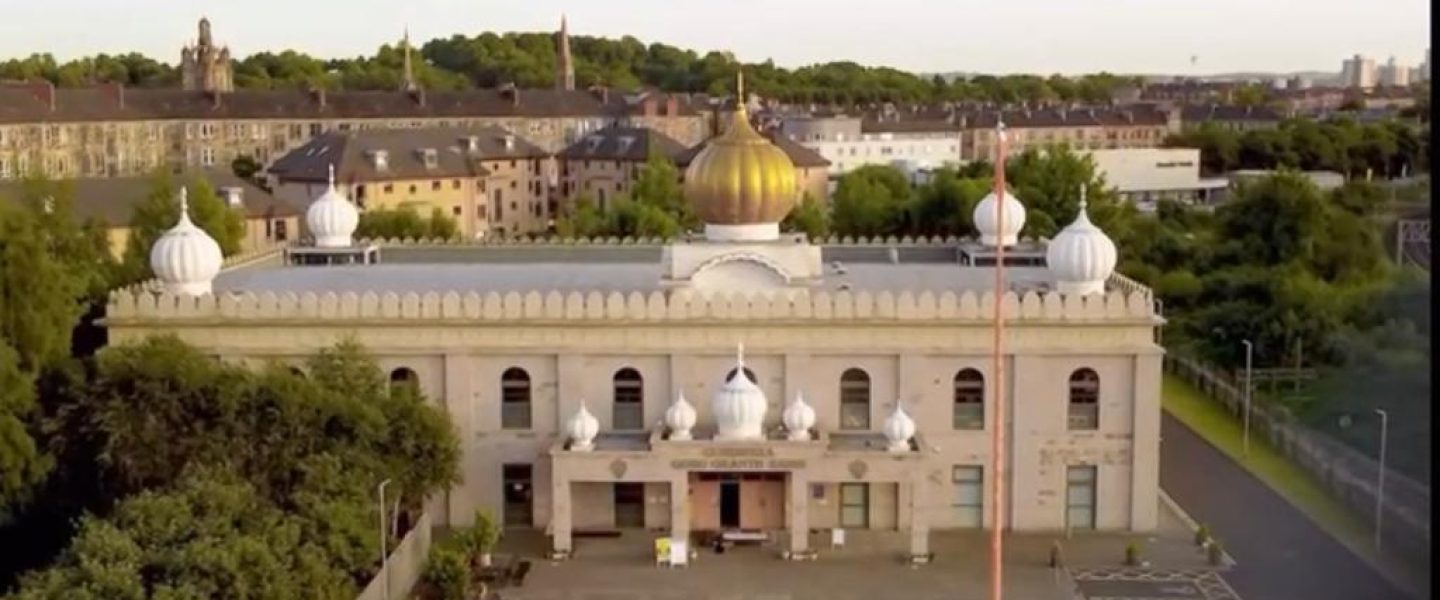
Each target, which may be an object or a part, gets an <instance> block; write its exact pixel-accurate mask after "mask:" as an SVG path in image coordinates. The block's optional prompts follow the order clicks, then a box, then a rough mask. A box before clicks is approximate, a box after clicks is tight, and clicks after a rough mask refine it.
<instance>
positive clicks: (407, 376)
mask: <svg viewBox="0 0 1440 600" xmlns="http://www.w3.org/2000/svg"><path fill="white" fill-rule="evenodd" d="M400 388H406V389H409V390H410V391H412V392H419V391H420V376H419V375H416V374H415V371H412V370H410V369H407V368H405V367H400V368H398V369H395V370H394V371H391V372H390V391H391V392H394V391H395V390H397V389H400Z"/></svg>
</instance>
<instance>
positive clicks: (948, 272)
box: [214, 245, 1053, 294]
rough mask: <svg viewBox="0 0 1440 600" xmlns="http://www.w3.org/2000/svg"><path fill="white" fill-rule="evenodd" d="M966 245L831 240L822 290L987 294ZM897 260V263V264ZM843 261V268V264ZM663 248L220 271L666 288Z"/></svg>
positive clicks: (1016, 279)
mask: <svg viewBox="0 0 1440 600" xmlns="http://www.w3.org/2000/svg"><path fill="white" fill-rule="evenodd" d="M957 248H958V246H954V245H951V246H916V247H909V248H901V249H899V250H897V252H896V253H895V254H894V257H893V258H892V256H891V253H890V251H889V247H885V246H878V247H856V246H825V247H822V251H821V256H822V257H823V259H824V261H825V276H824V280H823V282H822V283H821V284H820V285H819V286H818V287H816V288H812V289H816V290H827V291H832V292H834V291H840V290H842V289H849V290H851V291H862V290H865V291H870V292H872V293H878V292H880V291H886V290H888V291H891V292H897V293H898V292H900V291H904V290H910V291H914V292H920V291H925V290H929V291H933V292H944V291H954V292H956V293H961V292H964V291H974V292H976V293H983V292H985V291H988V290H990V289H991V286H993V285H994V272H993V271H992V270H991V268H990V267H971V266H962V265H961V264H959V261H958V257H957V252H956V250H957ZM892 260H895V261H898V262H892ZM836 262H839V263H840V269H838V270H837V269H836V265H835V263H836ZM663 270H664V269H663V266H662V264H661V261H660V247H659V246H651V247H624V246H617V247H604V246H589V247H585V246H578V247H559V246H549V247H539V248H524V247H514V246H510V247H506V246H499V247H486V246H448V247H447V246H437V247H431V248H426V247H409V248H407V247H403V246H401V247H384V248H382V249H381V251H380V264H370V265H364V264H360V265H329V266H322V265H313V266H310V265H306V266H287V265H281V264H278V263H275V262H270V263H262V264H253V265H249V266H244V267H239V268H234V269H230V270H226V271H224V272H221V273H220V274H219V276H217V277H216V278H215V281H214V289H215V291H216V292H217V293H222V292H251V293H264V292H272V293H276V294H281V293H287V292H288V293H296V294H299V293H304V292H312V293H316V294H324V293H326V292H334V293H336V294H341V293H345V292H354V293H357V294H363V293H365V292H374V293H376V294H384V293H387V292H393V293H396V294H405V293H410V292H414V293H417V294H424V293H428V292H436V293H441V294H443V293H446V292H452V291H453V292H457V293H461V294H464V293H469V292H476V293H488V292H496V293H501V294H504V293H508V292H521V293H524V292H530V291H541V292H548V291H557V292H561V293H569V292H581V293H588V292H592V291H593V292H600V293H604V294H608V293H610V292H621V293H629V292H641V293H649V292H652V291H659V290H663V289H666V288H665V287H664V286H662V283H661V276H662V274H663ZM1006 272H1007V274H1008V276H1009V280H1010V282H1011V285H1012V287H1021V288H1023V289H1035V288H1039V287H1044V286H1048V285H1049V284H1051V283H1052V282H1053V278H1052V276H1051V275H1050V272H1049V270H1048V269H1046V268H1045V267H1041V266H1010V267H1007V269H1006Z"/></svg>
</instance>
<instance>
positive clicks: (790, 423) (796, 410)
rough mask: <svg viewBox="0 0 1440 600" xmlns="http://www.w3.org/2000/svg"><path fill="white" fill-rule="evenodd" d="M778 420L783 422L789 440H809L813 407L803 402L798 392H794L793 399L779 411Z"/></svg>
mask: <svg viewBox="0 0 1440 600" xmlns="http://www.w3.org/2000/svg"><path fill="white" fill-rule="evenodd" d="M780 421H781V422H782V423H784V424H785V431H787V432H789V433H790V436H789V437H790V439H791V440H793V441H797V442H798V441H806V440H809V439H810V428H811V427H814V426H815V409H813V408H810V405H809V404H806V403H805V397H804V396H802V395H801V394H800V392H795V400H794V401H793V402H791V403H790V404H788V405H786V406H785V411H784V412H782V413H780Z"/></svg>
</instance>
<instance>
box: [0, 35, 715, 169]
mask: <svg viewBox="0 0 1440 600" xmlns="http://www.w3.org/2000/svg"><path fill="white" fill-rule="evenodd" d="M200 34H201V35H200V39H199V41H197V42H196V44H195V45H193V46H186V48H185V49H184V50H183V51H182V55H183V56H182V59H183V60H182V65H181V70H182V72H183V74H184V77H183V79H184V80H185V85H184V88H183V89H127V88H125V87H124V86H122V85H120V84H103V85H98V86H92V87H82V88H61V89H56V88H55V86H53V85H51V84H50V83H48V82H44V81H39V82H29V83H20V84H0V166H8V168H5V169H0V179H4V178H5V177H7V176H8V177H17V176H18V174H19V173H21V172H31V171H38V172H40V173H43V174H47V175H50V176H53V177H119V176H125V175H144V174H146V173H149V172H150V171H152V170H154V169H155V168H157V167H165V168H169V169H172V170H179V169H186V168H194V167H211V166H217V165H229V164H230V162H231V161H233V160H235V158H237V157H240V156H248V157H251V158H253V159H255V160H257V161H259V162H260V163H261V164H264V165H268V164H269V163H270V162H271V161H273V160H274V159H276V158H278V157H280V156H281V155H284V154H285V153H286V152H289V151H290V150H293V149H295V148H296V147H298V146H300V145H301V144H304V143H305V142H307V141H309V140H310V138H312V137H314V136H316V135H319V134H321V133H325V132H330V131H341V132H345V131H358V130H366V129H400V128H419V127H499V128H502V129H505V130H507V131H511V132H513V133H515V134H516V135H519V136H522V137H524V138H526V139H528V140H530V141H531V142H533V143H535V144H538V145H540V146H541V147H543V148H545V149H546V150H547V151H549V152H552V153H553V152H559V151H560V150H561V149H563V148H565V147H566V146H568V145H570V144H571V143H573V142H574V141H575V140H577V139H579V138H581V137H583V136H584V135H585V134H587V133H590V132H591V131H596V130H598V129H602V128H604V127H607V126H610V125H622V126H633V127H649V128H652V129H655V130H657V131H661V132H663V133H665V135H668V136H670V137H672V138H674V139H675V140H677V141H679V142H681V143H683V144H685V145H687V146H688V145H694V144H698V143H700V142H701V141H702V140H704V139H705V138H707V137H709V136H710V134H711V129H710V120H709V117H710V115H709V112H708V110H709V109H708V107H704V106H703V105H701V104H699V103H697V102H696V101H695V100H693V99H691V98H690V97H687V96H677V95H666V94H660V93H658V92H653V91H651V92H643V93H639V94H620V93H618V92H617V93H615V94H611V93H610V91H609V90H608V89H605V88H600V87H593V88H590V89H582V90H576V89H574V87H573V85H570V86H566V85H563V84H564V83H566V82H567V81H569V82H571V83H573V73H571V74H570V75H569V76H568V79H567V76H566V72H567V71H566V70H567V69H570V70H573V64H561V65H559V66H558V70H557V75H556V77H557V83H559V84H562V85H558V86H557V87H556V88H555V89H551V88H545V89H519V88H516V87H514V86H509V85H507V86H501V87H499V88H496V89H483V90H464V91H448V92H441V91H429V90H424V89H421V88H420V86H419V85H418V83H417V82H416V81H415V79H414V72H413V68H411V67H409V65H410V58H409V56H410V52H409V50H410V47H409V42H408V35H407V40H406V41H405V42H403V43H402V46H403V48H404V50H405V56H406V59H405V61H406V65H407V67H406V69H405V76H404V79H403V81H402V85H401V88H402V89H400V90H396V91H325V90H311V91H304V90H234V89H233V82H232V81H231V71H230V63H229V58H228V51H227V50H226V49H224V48H219V47H217V46H216V45H215V44H214V41H213V40H212V38H211V35H210V24H209V22H208V21H203V20H202V21H201V25H200ZM558 37H559V40H558V41H557V43H558V44H560V49H561V50H564V49H565V48H568V45H569V41H568V40H569V38H568V33H565V32H561V34H560V35H559V36H558ZM562 63H564V61H562ZM697 106H700V107H701V108H703V109H705V111H704V112H700V111H697V110H696V107H697Z"/></svg>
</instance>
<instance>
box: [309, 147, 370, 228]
mask: <svg viewBox="0 0 1440 600" xmlns="http://www.w3.org/2000/svg"><path fill="white" fill-rule="evenodd" d="M305 225H307V226H308V227H309V228H310V233H311V235H314V236H315V246H316V247H317V248H348V247H350V245H351V239H350V238H351V236H353V235H354V234H355V228H356V227H359V226H360V211H359V210H358V209H356V208H355V205H354V204H351V203H350V201H349V200H347V199H346V198H345V196H344V195H342V194H341V193H340V190H338V189H335V165H333V164H332V165H330V185H329V187H328V188H326V190H325V193H324V194H321V195H320V197H319V198H316V199H315V201H314V202H311V203H310V209H309V210H306V211H305Z"/></svg>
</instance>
